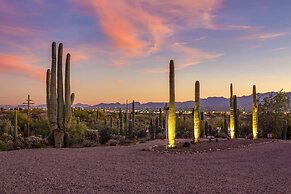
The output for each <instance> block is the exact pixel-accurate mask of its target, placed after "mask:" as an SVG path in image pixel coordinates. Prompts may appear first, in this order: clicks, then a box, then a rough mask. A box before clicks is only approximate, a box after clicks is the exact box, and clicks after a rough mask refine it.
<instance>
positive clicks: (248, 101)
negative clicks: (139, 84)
mask: <svg viewBox="0 0 291 194" xmlns="http://www.w3.org/2000/svg"><path fill="white" fill-rule="evenodd" d="M274 94H275V92H267V93H260V94H258V96H259V99H260V100H262V99H263V98H265V97H268V96H270V95H274ZM287 95H288V96H289V99H291V92H288V93H287ZM237 101H238V108H239V109H240V110H242V111H250V110H251V107H252V95H249V96H241V97H238V98H237ZM165 104H166V102H147V103H140V102H135V109H136V110H147V109H148V110H157V109H159V108H164V107H165ZM131 106H132V104H131V103H129V104H128V108H129V109H131ZM0 107H1V108H5V109H9V108H10V109H11V108H16V107H21V108H25V106H23V105H20V106H12V105H0ZM33 107H35V108H46V105H45V104H42V105H35V106H33ZM73 107H75V108H83V109H109V110H116V109H120V108H121V109H125V108H126V104H121V103H100V104H96V105H88V104H82V103H77V104H74V105H73ZM193 107H194V101H184V102H176V109H177V110H191V109H192V108H193ZM200 107H201V110H202V111H227V110H229V98H225V97H208V98H201V99H200Z"/></svg>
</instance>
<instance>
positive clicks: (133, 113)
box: [132, 100, 135, 129]
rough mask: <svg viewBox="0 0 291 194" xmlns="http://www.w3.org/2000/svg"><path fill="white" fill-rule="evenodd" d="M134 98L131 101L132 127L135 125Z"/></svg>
mask: <svg viewBox="0 0 291 194" xmlns="http://www.w3.org/2000/svg"><path fill="white" fill-rule="evenodd" d="M134 104H135V103H134V100H133V101H132V128H133V129H134V127H135V107H134Z"/></svg>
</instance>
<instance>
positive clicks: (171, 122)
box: [168, 60, 176, 148]
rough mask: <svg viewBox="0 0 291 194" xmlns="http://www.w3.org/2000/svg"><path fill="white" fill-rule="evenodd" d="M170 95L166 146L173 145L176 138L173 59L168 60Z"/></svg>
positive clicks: (171, 146)
mask: <svg viewBox="0 0 291 194" xmlns="http://www.w3.org/2000/svg"><path fill="white" fill-rule="evenodd" d="M169 79H170V80H169V82H170V97H169V116H168V147H169V148H173V147H175V138H176V112H175V67H174V61H173V60H171V61H170V73H169Z"/></svg>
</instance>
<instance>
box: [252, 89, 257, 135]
mask: <svg viewBox="0 0 291 194" xmlns="http://www.w3.org/2000/svg"><path fill="white" fill-rule="evenodd" d="M252 126H253V139H254V140H256V139H258V105H257V92H256V86H255V85H253V115H252Z"/></svg>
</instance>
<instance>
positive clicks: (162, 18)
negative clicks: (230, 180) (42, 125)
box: [0, 0, 291, 104]
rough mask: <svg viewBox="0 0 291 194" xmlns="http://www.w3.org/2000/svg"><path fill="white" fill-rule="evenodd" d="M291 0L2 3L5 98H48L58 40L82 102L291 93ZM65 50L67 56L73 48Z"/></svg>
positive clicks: (0, 97) (1, 97)
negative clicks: (171, 69) (171, 75)
mask: <svg viewBox="0 0 291 194" xmlns="http://www.w3.org/2000/svg"><path fill="white" fill-rule="evenodd" d="M290 10H291V1H289V0H256V1H254V0H183V1H176V0H167V1H166V0H21V1H19V0H0V104H22V102H23V101H24V100H25V99H26V97H27V95H28V94H30V95H31V98H32V99H33V100H34V101H35V103H37V104H42V103H45V73H46V70H47V69H48V68H50V65H51V44H52V42H53V41H55V42H56V43H60V42H62V43H63V44H64V52H65V53H70V54H71V73H72V75H71V87H72V91H73V92H75V93H76V100H75V102H77V103H78V102H81V103H87V104H97V103H100V102H121V103H124V102H125V101H126V100H127V99H128V100H129V101H131V100H135V101H139V102H162V101H163V102H164V101H167V100H168V93H169V92H168V87H169V86H168V66H169V61H170V60H171V59H173V60H174V61H175V69H176V72H175V74H176V77H175V79H176V80H175V81H176V101H186V100H193V99H194V84H195V81H196V80H199V81H200V87H201V97H203V98H205V97H209V96H225V97H228V96H229V85H230V83H233V85H234V94H236V95H238V96H242V95H249V94H251V92H252V85H253V84H255V85H256V86H257V91H258V92H268V91H279V90H280V89H282V88H283V89H284V90H285V91H291V76H290V75H291V23H290V21H291V12H290ZM65 53H64V54H65Z"/></svg>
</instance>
